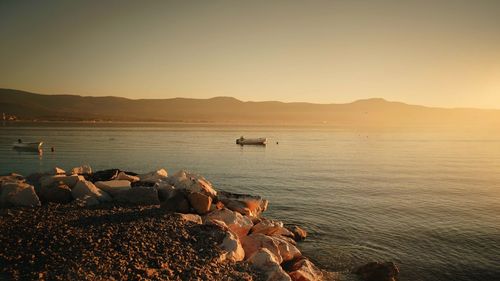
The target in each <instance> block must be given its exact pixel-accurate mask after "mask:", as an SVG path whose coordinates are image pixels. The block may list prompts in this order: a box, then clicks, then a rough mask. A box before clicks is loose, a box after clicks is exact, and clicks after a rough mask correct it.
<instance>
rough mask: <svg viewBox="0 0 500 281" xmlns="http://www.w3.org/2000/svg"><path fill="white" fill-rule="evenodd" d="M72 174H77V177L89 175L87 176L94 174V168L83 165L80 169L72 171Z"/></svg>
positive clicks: (76, 168)
mask: <svg viewBox="0 0 500 281" xmlns="http://www.w3.org/2000/svg"><path fill="white" fill-rule="evenodd" d="M71 174H72V175H73V174H77V175H87V174H92V168H91V167H90V166H89V165H82V166H80V167H75V168H73V169H71Z"/></svg>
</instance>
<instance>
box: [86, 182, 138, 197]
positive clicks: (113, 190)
mask: <svg viewBox="0 0 500 281" xmlns="http://www.w3.org/2000/svg"><path fill="white" fill-rule="evenodd" d="M94 184H95V186H97V187H98V188H100V189H101V190H104V191H105V192H106V193H108V194H109V195H111V196H113V197H115V196H117V195H118V194H119V193H121V192H123V191H126V190H129V189H131V188H132V187H131V186H130V181H128V180H110V181H96V182H95V183H94Z"/></svg>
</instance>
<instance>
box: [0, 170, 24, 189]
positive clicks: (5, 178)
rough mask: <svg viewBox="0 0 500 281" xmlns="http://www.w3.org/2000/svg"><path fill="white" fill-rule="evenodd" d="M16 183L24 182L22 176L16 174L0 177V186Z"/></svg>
mask: <svg viewBox="0 0 500 281" xmlns="http://www.w3.org/2000/svg"><path fill="white" fill-rule="evenodd" d="M13 182H14V183H16V182H25V179H24V177H23V176H21V175H19V174H16V173H10V174H8V175H6V176H0V186H1V185H2V184H4V183H13Z"/></svg>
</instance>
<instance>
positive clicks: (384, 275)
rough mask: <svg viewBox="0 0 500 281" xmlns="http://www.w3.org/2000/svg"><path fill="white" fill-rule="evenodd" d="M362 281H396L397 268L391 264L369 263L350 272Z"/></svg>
mask: <svg viewBox="0 0 500 281" xmlns="http://www.w3.org/2000/svg"><path fill="white" fill-rule="evenodd" d="M352 272H353V273H354V274H357V275H359V276H360V277H361V279H362V280H364V281H397V280H398V275H399V268H398V266H397V265H396V264H395V263H393V262H384V263H381V262H370V263H367V264H365V265H362V266H359V267H357V268H355V269H354V270H353V271H352Z"/></svg>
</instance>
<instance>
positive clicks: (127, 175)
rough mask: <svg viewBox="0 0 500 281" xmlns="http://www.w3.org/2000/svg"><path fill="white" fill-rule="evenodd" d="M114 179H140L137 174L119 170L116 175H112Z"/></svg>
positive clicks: (135, 180) (132, 180)
mask: <svg viewBox="0 0 500 281" xmlns="http://www.w3.org/2000/svg"><path fill="white" fill-rule="evenodd" d="M114 180H127V181H129V182H137V181H140V180H141V179H140V178H139V177H138V176H133V175H129V174H126V173H125V172H119V173H118V174H117V175H116V177H114Z"/></svg>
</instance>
